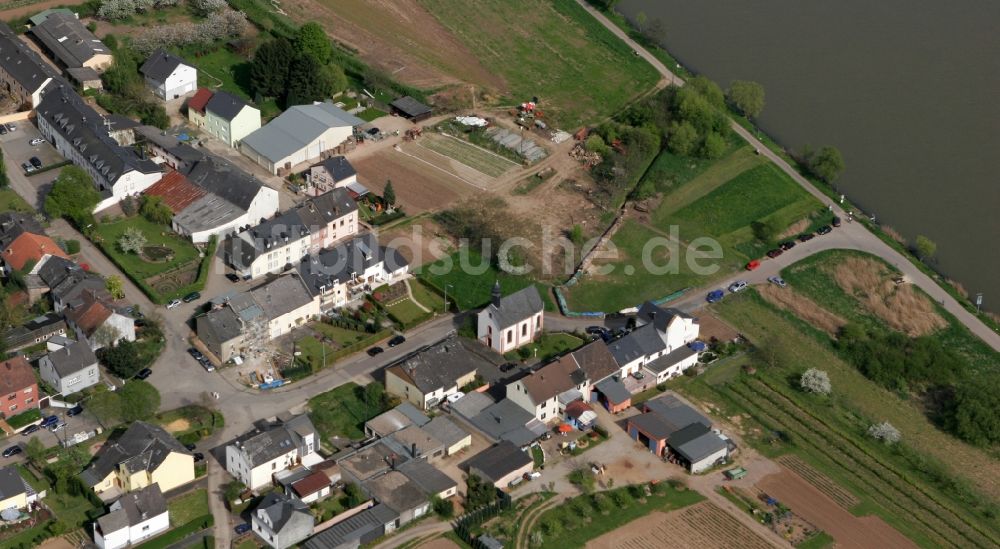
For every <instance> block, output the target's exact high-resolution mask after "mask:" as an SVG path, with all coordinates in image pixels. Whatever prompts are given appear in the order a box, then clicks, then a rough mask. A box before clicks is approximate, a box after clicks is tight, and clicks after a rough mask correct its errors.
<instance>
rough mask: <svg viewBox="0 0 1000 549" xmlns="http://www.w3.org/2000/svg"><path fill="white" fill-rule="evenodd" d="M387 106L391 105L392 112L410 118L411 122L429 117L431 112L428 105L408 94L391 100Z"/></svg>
mask: <svg viewBox="0 0 1000 549" xmlns="http://www.w3.org/2000/svg"><path fill="white" fill-rule="evenodd" d="M389 106H390V107H392V112H394V113H396V114H398V115H399V116H402V117H405V118H408V119H410V121H411V122H420V121H422V120H426V119H428V118H430V116H431V114H432V113H431V108H430V107H428V106H427V105H424V104H423V103H421V102H420V101H417V100H416V99H414V98H412V97H410V96H409V95H407V96H405V97H400V98H399V99H397V100H395V101H393V102H392V103H391V104H390V105H389Z"/></svg>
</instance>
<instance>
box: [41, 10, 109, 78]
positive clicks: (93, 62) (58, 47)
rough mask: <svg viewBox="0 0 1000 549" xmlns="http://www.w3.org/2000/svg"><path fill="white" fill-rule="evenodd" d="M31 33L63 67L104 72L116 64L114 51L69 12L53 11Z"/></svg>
mask: <svg viewBox="0 0 1000 549" xmlns="http://www.w3.org/2000/svg"><path fill="white" fill-rule="evenodd" d="M39 15H41V14H39ZM30 32H31V34H32V35H33V36H34V37H35V39H36V40H37V41H38V42H39V43H40V44H41V45H42V48H43V49H44V50H45V51H46V53H48V54H49V55H50V56H51V57H52V59H54V60H55V61H56V63H57V64H58V65H59V66H61V67H64V68H67V69H79V68H84V69H90V70H92V71H96V72H100V71H103V70H104V69H106V68H108V67H109V66H111V63H112V61H114V57H113V56H112V53H111V48H109V47H107V46H105V45H104V43H102V42H101V41H100V40H98V39H97V37H96V36H94V33H92V32H90V31H89V30H87V27H85V26H84V25H83V23H82V22H81V21H80V20H79V19H78V18H77V17H76V14H74V13H73V12H71V11H69V10H52V12H50V13H49V14H48V15H47V16H46V17H45V18H44V19H42V20H41V21H40V22H38V23H36V24H35V25H34V26H32V27H31V31H30Z"/></svg>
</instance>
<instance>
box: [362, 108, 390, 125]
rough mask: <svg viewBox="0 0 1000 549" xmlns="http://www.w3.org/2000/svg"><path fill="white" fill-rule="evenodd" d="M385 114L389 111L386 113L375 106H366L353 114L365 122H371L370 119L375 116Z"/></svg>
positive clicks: (378, 116)
mask: <svg viewBox="0 0 1000 549" xmlns="http://www.w3.org/2000/svg"><path fill="white" fill-rule="evenodd" d="M387 114H389V113H387V112H385V111H380V110H378V109H375V108H367V109H365V110H363V111H361V112H359V113H358V114H356V115H355V116H357V117H358V118H360V119H362V120H364V121H365V122H371V121H372V120H375V119H376V118H382V117H383V116H385V115H387Z"/></svg>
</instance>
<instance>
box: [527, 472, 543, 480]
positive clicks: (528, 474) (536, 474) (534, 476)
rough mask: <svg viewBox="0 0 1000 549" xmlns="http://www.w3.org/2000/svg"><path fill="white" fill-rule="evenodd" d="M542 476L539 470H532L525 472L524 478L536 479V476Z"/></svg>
mask: <svg viewBox="0 0 1000 549" xmlns="http://www.w3.org/2000/svg"><path fill="white" fill-rule="evenodd" d="M540 476H542V474H541V473H539V472H538V471H532V472H530V473H525V474H524V480H535V479H536V478H538V477H540Z"/></svg>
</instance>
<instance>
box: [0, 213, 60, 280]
mask: <svg viewBox="0 0 1000 549" xmlns="http://www.w3.org/2000/svg"><path fill="white" fill-rule="evenodd" d="M29 233H30V234H33V235H36V236H37V235H44V234H45V229H43V228H42V226H41V225H40V224H39V223H38V221H35V218H34V217H33V216H31V215H28V214H26V213H21V212H14V211H11V212H3V213H0V258H2V257H6V256H10V258H11V259H12V260H15V261H17V260H19V261H20V262H19V266H17V267H14V266H12V265H8V262H7V261H4V265H3V273H4V274H6V275H9V274H10V273H11V272H13V271H19V270H21V269H23V268H24V263H25V262H27V261H28V260H29V259H31V254H32V252H35V253H36V254H37V255H38V257H35V258H34V260H35V261H40V260H41V258H42V257H44V255H45V254H44V253H38V252H41V251H44V249H43V248H42V246H39V245H34V244H36V243H34V242H29V241H25V242H22V243H20V244H18V248H19V249H18V250H15V249H13V247H12V244H13V243H14V242H15V241H18V240H19V239H20V237H22V236H24V235H25V234H29ZM21 248H23V249H21ZM55 249H58V246H56V247H55ZM51 250H52V248H50V251H51ZM59 252H60V253H61V252H62V250H59ZM52 253H55V252H54V251H53V252H52ZM20 256H24V257H23V258H21V257H20Z"/></svg>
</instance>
